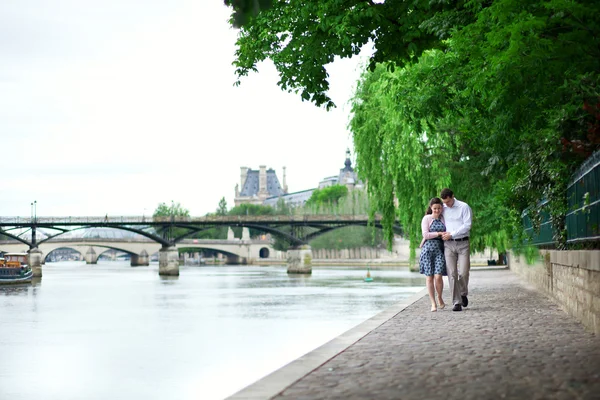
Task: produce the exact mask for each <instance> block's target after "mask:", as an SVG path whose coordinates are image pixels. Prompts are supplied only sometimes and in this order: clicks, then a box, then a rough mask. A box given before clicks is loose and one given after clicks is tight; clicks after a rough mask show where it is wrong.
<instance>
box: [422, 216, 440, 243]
mask: <svg viewBox="0 0 600 400" xmlns="http://www.w3.org/2000/svg"><path fill="white" fill-rule="evenodd" d="M429 225H431V216H430V215H429V214H428V215H425V216H424V217H423V219H422V220H421V233H422V234H423V239H435V238H436V237H440V236H441V233H442V232H429Z"/></svg>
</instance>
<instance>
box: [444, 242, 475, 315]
mask: <svg viewBox="0 0 600 400" xmlns="http://www.w3.org/2000/svg"><path fill="white" fill-rule="evenodd" d="M470 253H471V248H470V245H469V241H468V240H463V241H460V242H458V241H454V240H446V241H444V256H445V258H446V271H447V272H448V284H449V286H450V296H451V297H452V304H453V305H456V304H462V299H461V296H467V295H468V294H469V271H470V270H471V257H470Z"/></svg>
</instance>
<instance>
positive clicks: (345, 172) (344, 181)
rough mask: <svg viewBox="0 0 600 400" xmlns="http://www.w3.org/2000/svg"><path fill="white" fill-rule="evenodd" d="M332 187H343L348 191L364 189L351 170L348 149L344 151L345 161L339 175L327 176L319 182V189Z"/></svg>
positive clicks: (352, 169)
mask: <svg viewBox="0 0 600 400" xmlns="http://www.w3.org/2000/svg"><path fill="white" fill-rule="evenodd" d="M333 185H344V186H346V187H347V188H348V190H354V189H364V184H363V182H362V181H361V180H360V179H359V178H358V175H357V174H356V172H355V171H354V168H352V160H350V149H346V161H344V168H341V169H340V172H339V174H337V175H333V176H328V177H327V178H324V179H323V180H322V181H321V182H319V189H323V188H325V187H328V186H333Z"/></svg>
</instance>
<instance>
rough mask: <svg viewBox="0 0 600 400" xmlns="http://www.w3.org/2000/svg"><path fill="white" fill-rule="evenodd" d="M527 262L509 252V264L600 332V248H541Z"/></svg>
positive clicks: (589, 326)
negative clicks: (529, 262)
mask: <svg viewBox="0 0 600 400" xmlns="http://www.w3.org/2000/svg"><path fill="white" fill-rule="evenodd" d="M540 253H541V257H540V259H539V260H537V261H536V263H535V264H533V265H528V264H527V263H526V261H525V257H524V256H519V257H517V256H515V255H514V254H510V256H509V267H510V269H511V270H512V271H514V272H516V273H517V274H519V275H521V276H522V277H524V278H525V279H526V280H527V281H528V282H529V283H531V284H533V285H534V286H535V287H537V288H538V289H539V290H541V291H543V292H544V293H546V294H547V295H549V296H550V297H551V298H552V299H554V301H555V302H556V303H557V304H558V305H560V306H561V307H562V308H563V309H564V310H565V311H566V312H568V313H569V314H571V315H572V316H574V317H575V318H577V319H578V320H579V321H581V322H582V323H583V325H585V326H586V327H587V328H588V329H590V330H591V331H593V332H594V333H595V334H597V335H598V334H600V250H569V251H558V250H541V251H540Z"/></svg>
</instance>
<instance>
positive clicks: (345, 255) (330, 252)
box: [312, 247, 397, 260]
mask: <svg viewBox="0 0 600 400" xmlns="http://www.w3.org/2000/svg"><path fill="white" fill-rule="evenodd" d="M312 254H313V259H319V260H328V259H334V260H348V259H354V260H372V259H376V258H397V254H396V253H392V252H390V251H387V250H385V249H378V248H373V247H358V248H354V249H340V250H335V249H319V250H315V249H313V250H312Z"/></svg>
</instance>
